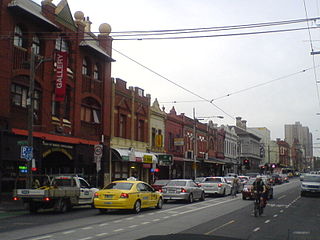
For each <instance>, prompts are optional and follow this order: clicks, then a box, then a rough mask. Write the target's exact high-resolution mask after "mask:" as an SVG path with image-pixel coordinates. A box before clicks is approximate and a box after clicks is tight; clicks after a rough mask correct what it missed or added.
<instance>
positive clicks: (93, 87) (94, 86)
mask: <svg viewBox="0 0 320 240" xmlns="http://www.w3.org/2000/svg"><path fill="white" fill-rule="evenodd" d="M102 91H103V89H102V82H101V81H98V80H94V79H93V78H92V77H90V76H86V75H82V93H93V94H94V95H96V96H97V97H99V98H101V97H102Z"/></svg>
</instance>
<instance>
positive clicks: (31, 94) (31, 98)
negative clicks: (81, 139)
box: [27, 48, 35, 188]
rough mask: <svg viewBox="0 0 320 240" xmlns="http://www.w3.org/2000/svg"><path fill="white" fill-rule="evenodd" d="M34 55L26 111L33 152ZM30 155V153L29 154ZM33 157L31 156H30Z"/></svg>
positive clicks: (29, 186)
mask: <svg viewBox="0 0 320 240" xmlns="http://www.w3.org/2000/svg"><path fill="white" fill-rule="evenodd" d="M34 64H35V55H34V50H33V48H32V49H31V56H30V86H29V109H28V110H29V111H28V146H29V147H30V148H31V149H32V151H33V121H34V119H33V110H34V74H35V73H34V72H35V66H34ZM31 154H32V153H31ZM32 155H33V154H32ZM31 168H32V161H30V160H29V161H28V173H27V176H28V177H27V188H31V187H32V171H31Z"/></svg>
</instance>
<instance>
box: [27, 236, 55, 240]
mask: <svg viewBox="0 0 320 240" xmlns="http://www.w3.org/2000/svg"><path fill="white" fill-rule="evenodd" d="M51 237H53V235H46V236H42V237H36V238H31V240H41V239H46V238H51Z"/></svg>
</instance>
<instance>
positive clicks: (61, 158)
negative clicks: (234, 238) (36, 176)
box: [41, 151, 75, 174]
mask: <svg viewBox="0 0 320 240" xmlns="http://www.w3.org/2000/svg"><path fill="white" fill-rule="evenodd" d="M74 170H75V165H74V161H73V159H70V157H69V156H67V155H66V154H64V153H63V152H59V151H56V152H52V153H50V154H48V155H47V156H46V157H44V158H43V159H42V165H41V172H42V173H43V174H62V173H73V172H74Z"/></svg>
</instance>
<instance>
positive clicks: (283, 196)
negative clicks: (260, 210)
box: [278, 195, 287, 200]
mask: <svg viewBox="0 0 320 240" xmlns="http://www.w3.org/2000/svg"><path fill="white" fill-rule="evenodd" d="M286 196H287V195H282V196H281V197H278V200H280V199H282V198H285V197H286Z"/></svg>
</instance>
